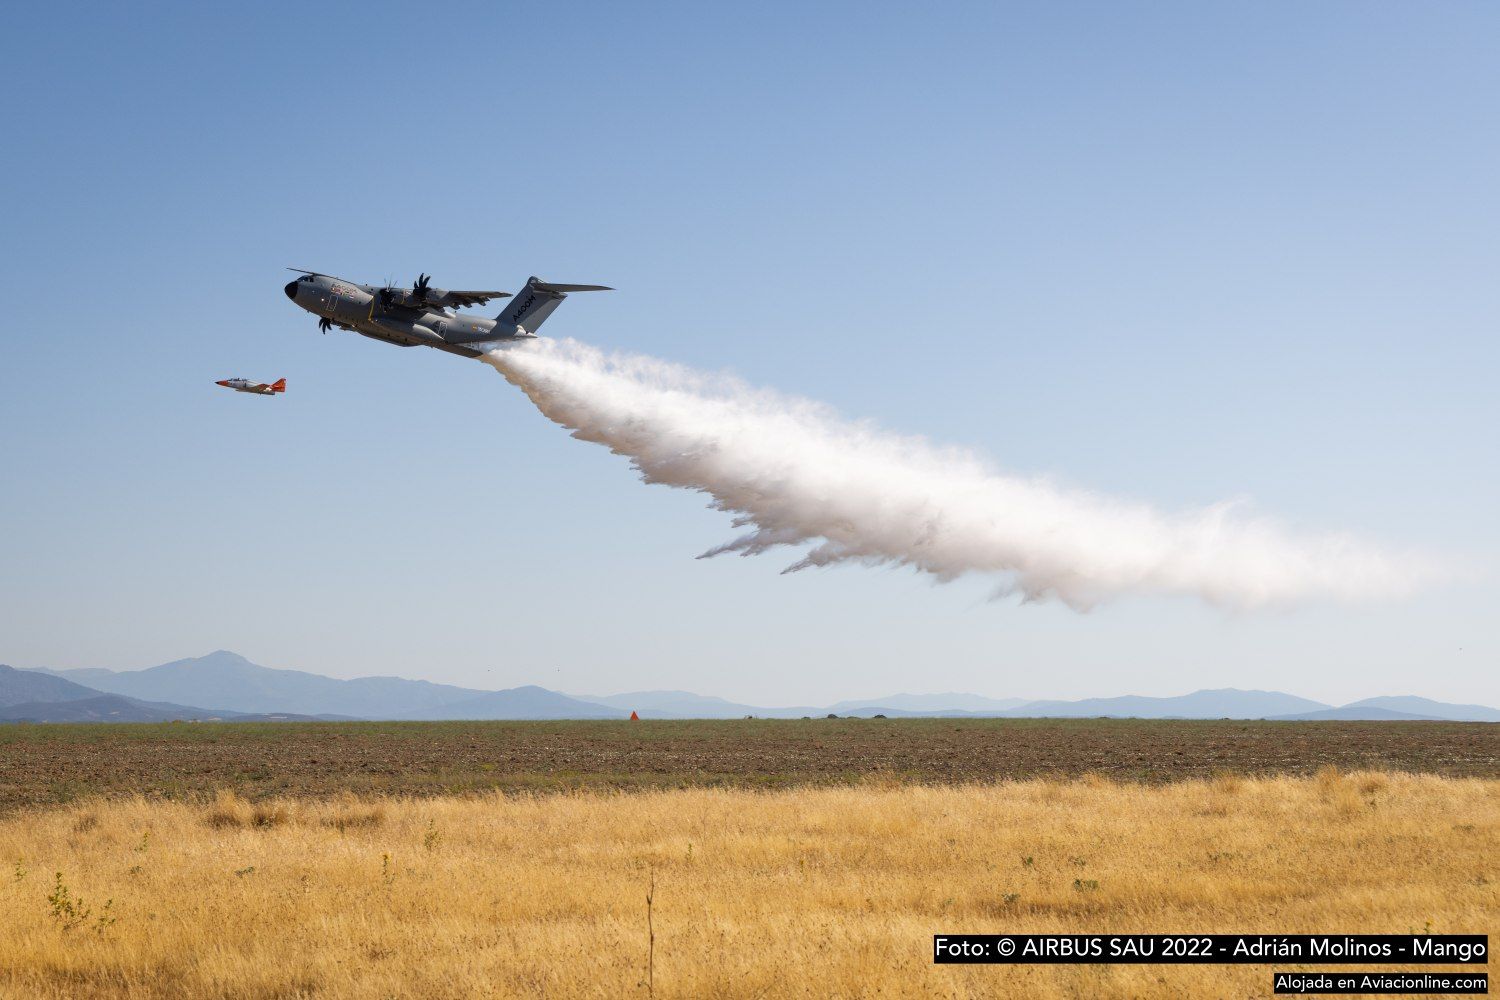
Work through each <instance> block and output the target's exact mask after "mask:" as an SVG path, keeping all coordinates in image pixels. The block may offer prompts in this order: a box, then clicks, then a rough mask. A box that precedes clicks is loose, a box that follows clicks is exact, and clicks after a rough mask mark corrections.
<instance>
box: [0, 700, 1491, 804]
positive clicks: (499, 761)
mask: <svg viewBox="0 0 1500 1000" xmlns="http://www.w3.org/2000/svg"><path fill="white" fill-rule="evenodd" d="M1328 764H1332V765H1335V766H1337V767H1339V768H1341V769H1344V770H1360V769H1363V770H1388V771H1409V772H1416V773H1428V774H1439V775H1469V776H1480V777H1496V776H1500V725H1496V724H1489V723H1444V722H1431V723H1427V722H1401V723H1389V722H1386V723H1376V722H1235V721H1209V722H1204V721H1176V720H1169V721H1154V720H1152V721H1146V720H1109V719H1076V720H1075V719H901V720H897V719H813V720H761V719H757V720H725V721H678V722H664V721H653V722H439V723H424V722H404V723H373V722H371V723H365V722H348V723H255V724H234V723H172V724H167V725H8V726H3V727H0V810H9V809H15V808H17V807H22V806H29V805H45V804H53V803H62V802H70V801H74V800H78V799H81V798H90V797H95V796H104V797H119V796H127V795H132V794H137V793H139V794H143V795H145V796H147V797H149V798H170V799H180V798H200V797H203V796H205V795H208V794H211V793H212V792H213V791H214V790H216V789H220V788H230V789H233V790H235V791H237V792H238V793H239V794H241V795H243V796H246V797H247V798H251V799H258V798H266V797H270V796H291V797H309V798H323V797H327V796H331V795H336V794H339V793H342V792H353V793H355V794H360V795H365V794H396V795H418V796H428V795H439V794H445V795H451V794H455V793H459V794H461V793H465V792H473V791H481V790H489V789H498V790H503V791H528V790H536V791H549V790H566V789H575V788H620V789H644V788H678V787H690V786H718V785H724V786H735V787H750V788H757V787H760V788H772V787H786V786H793V785H841V784H852V783H858V782H862V781H868V780H877V781H881V780H887V781H888V780H894V781H902V782H908V781H909V782H918V783H933V784H936V783H952V782H974V781H981V782H983V781H996V780H1004V779H1018V778H1033V777H1047V776H1051V777H1065V776H1074V775H1079V774H1084V773H1088V772H1094V773H1098V774H1100V775H1104V776H1107V777H1111V778H1115V779H1120V780H1129V781H1141V782H1148V783H1161V782H1168V781H1176V780H1181V779H1184V778H1201V777H1212V776H1215V775H1220V774H1229V773H1233V774H1245V775H1275V774H1310V773H1312V772H1314V771H1316V770H1318V769H1319V768H1321V767H1323V766H1324V765H1328Z"/></svg>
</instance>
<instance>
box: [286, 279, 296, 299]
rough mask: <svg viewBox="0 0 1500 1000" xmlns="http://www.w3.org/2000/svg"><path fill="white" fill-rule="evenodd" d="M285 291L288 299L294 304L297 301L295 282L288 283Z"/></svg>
mask: <svg viewBox="0 0 1500 1000" xmlns="http://www.w3.org/2000/svg"><path fill="white" fill-rule="evenodd" d="M285 291H286V297H287V298H289V299H291V300H292V301H293V302H296V301H297V283H296V282H295V281H288V282H287V283H286V289H285Z"/></svg>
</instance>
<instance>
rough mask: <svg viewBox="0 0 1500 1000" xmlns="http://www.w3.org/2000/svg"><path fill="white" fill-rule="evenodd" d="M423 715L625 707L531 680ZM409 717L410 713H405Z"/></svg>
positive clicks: (574, 712) (567, 713)
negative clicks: (570, 694) (539, 685)
mask: <svg viewBox="0 0 1500 1000" xmlns="http://www.w3.org/2000/svg"><path fill="white" fill-rule="evenodd" d="M431 711H432V714H430V715H424V716H423V718H428V719H624V718H627V717H629V715H630V713H629V712H628V711H625V710H622V709H618V708H612V707H611V706H609V705H600V704H598V703H597V702H591V701H580V700H579V699H577V698H570V697H568V696H567V695H565V694H559V693H558V692H556V691H549V690H547V689H546V688H544V687H537V686H536V685H534V684H530V685H527V686H525V687H518V688H510V689H508V690H505V691H489V692H485V693H483V694H480V695H479V696H478V697H477V698H466V699H464V700H462V701H458V702H454V703H452V704H449V705H443V706H441V707H439V708H436V709H433V710H431ZM405 718H410V716H405Z"/></svg>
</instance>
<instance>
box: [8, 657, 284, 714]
mask: <svg viewBox="0 0 1500 1000" xmlns="http://www.w3.org/2000/svg"><path fill="white" fill-rule="evenodd" d="M106 672H107V671H106ZM229 718H234V719H240V720H242V721H249V720H252V719H257V718H259V719H269V718H273V716H255V715H246V714H243V713H238V712H225V711H222V710H217V709H207V708H194V707H192V706H189V705H177V704H172V703H168V702H156V701H142V700H141V699H139V698H129V697H126V696H124V695H118V694H106V693H104V692H102V691H100V690H98V689H97V688H91V687H85V686H84V685H82V684H77V683H75V682H73V681H70V680H66V679H64V678H62V677H57V676H54V675H52V674H48V673H43V672H40V671H35V670H17V669H15V668H14V667H8V666H5V665H4V664H0V722H170V721H172V720H174V719H184V720H193V719H229ZM274 718H285V719H287V720H288V721H291V720H294V719H305V718H309V717H308V716H278V717H274Z"/></svg>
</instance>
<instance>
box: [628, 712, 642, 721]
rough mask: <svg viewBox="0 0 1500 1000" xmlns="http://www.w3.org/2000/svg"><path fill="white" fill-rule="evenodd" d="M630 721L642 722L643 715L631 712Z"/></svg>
mask: <svg viewBox="0 0 1500 1000" xmlns="http://www.w3.org/2000/svg"><path fill="white" fill-rule="evenodd" d="M630 721H631V722H640V721H641V717H640V716H639V715H636V714H635V713H634V712H631V713H630Z"/></svg>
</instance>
